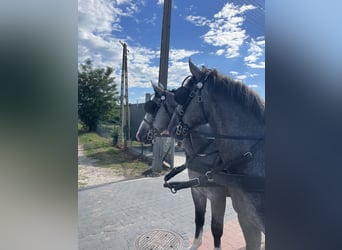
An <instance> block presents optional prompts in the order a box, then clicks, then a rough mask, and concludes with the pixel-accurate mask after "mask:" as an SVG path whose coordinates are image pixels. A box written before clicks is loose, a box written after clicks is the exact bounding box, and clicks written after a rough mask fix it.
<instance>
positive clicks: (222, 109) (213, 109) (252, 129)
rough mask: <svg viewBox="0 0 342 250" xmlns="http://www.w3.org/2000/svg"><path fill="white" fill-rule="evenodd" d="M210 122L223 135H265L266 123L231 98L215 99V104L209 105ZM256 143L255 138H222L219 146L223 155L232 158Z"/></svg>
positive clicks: (225, 157) (216, 131)
mask: <svg viewBox="0 0 342 250" xmlns="http://www.w3.org/2000/svg"><path fill="white" fill-rule="evenodd" d="M208 107H209V114H210V116H209V117H208V120H209V124H210V126H211V127H212V129H213V131H214V132H215V133H217V134H222V135H233V136H260V137H263V136H264V127H265V124H264V122H263V121H262V119H260V118H258V117H256V116H255V115H254V114H252V113H251V112H250V111H248V110H246V108H244V107H242V106H241V105H240V104H238V103H235V102H234V101H232V100H229V99H223V98H221V99H218V98H217V97H216V99H215V105H208ZM255 143H256V141H253V140H230V139H220V140H219V143H218V146H219V149H220V151H221V152H222V154H221V155H222V157H223V158H224V159H226V160H232V159H234V158H235V157H238V156H241V154H243V153H245V152H247V151H249V149H250V148H251V147H252V146H253V145H254V144H255Z"/></svg>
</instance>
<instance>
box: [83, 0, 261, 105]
mask: <svg viewBox="0 0 342 250" xmlns="http://www.w3.org/2000/svg"><path fill="white" fill-rule="evenodd" d="M163 4H164V1H163V0H134V1H133V0H78V63H79V64H81V63H84V62H85V60H86V59H87V58H90V59H91V60H92V61H93V64H94V67H107V66H109V67H112V68H113V69H114V77H115V83H117V85H118V90H119V91H120V84H121V67H122V45H121V44H120V41H122V42H125V43H127V48H128V50H129V52H128V57H127V60H128V61H127V64H128V88H129V90H128V97H129V103H142V102H144V101H145V93H153V90H152V87H151V81H153V82H154V83H157V82H158V74H159V60H160V57H159V55H160V43H161V28H162V18H163ZM264 24H265V3H264V0H254V1H253V0H240V1H239V0H234V1H223V0H211V1H209V0H207V1H205V0H173V1H172V13H171V31H170V52H169V69H168V83H167V86H168V88H169V89H173V88H177V87H179V86H180V85H181V83H182V81H183V79H184V78H185V77H186V76H188V75H189V74H190V71H189V66H188V60H189V57H191V60H192V62H193V63H194V64H196V65H197V66H202V65H204V66H206V67H207V68H210V69H212V68H215V69H217V70H218V71H219V72H221V73H223V74H225V75H227V76H229V77H231V78H233V79H236V80H240V81H242V82H243V83H245V84H246V85H248V86H249V87H251V88H253V90H254V91H256V92H257V93H258V94H259V95H260V96H261V97H262V98H263V99H265V30H264V26H265V25H264Z"/></svg>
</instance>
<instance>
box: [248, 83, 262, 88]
mask: <svg viewBox="0 0 342 250" xmlns="http://www.w3.org/2000/svg"><path fill="white" fill-rule="evenodd" d="M248 87H250V88H258V87H259V86H258V85H256V84H249V85H248Z"/></svg>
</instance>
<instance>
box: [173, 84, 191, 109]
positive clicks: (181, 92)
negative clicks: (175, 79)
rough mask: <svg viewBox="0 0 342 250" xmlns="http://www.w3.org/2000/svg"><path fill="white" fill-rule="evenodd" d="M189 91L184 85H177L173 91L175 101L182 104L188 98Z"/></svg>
mask: <svg viewBox="0 0 342 250" xmlns="http://www.w3.org/2000/svg"><path fill="white" fill-rule="evenodd" d="M190 93H191V91H190V90H189V89H188V88H186V87H179V88H178V89H176V91H175V95H174V98H175V101H176V102H177V103H178V104H179V105H184V104H185V103H186V102H187V101H188V98H189V95H190Z"/></svg>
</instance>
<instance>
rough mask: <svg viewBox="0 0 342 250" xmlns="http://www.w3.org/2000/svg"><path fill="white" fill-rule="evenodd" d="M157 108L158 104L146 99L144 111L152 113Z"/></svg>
mask: <svg viewBox="0 0 342 250" xmlns="http://www.w3.org/2000/svg"><path fill="white" fill-rule="evenodd" d="M157 108H158V105H157V103H155V102H154V101H148V102H146V103H145V105H144V109H145V112H146V113H149V114H154V113H155V111H156V109H157Z"/></svg>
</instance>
